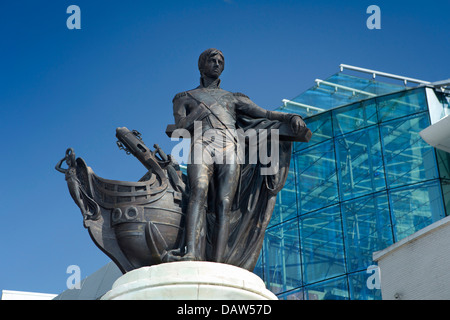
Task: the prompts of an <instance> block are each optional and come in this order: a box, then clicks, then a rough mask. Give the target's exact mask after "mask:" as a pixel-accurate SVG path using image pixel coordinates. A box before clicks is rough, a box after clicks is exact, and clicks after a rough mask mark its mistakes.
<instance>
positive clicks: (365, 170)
mask: <svg viewBox="0 0 450 320" xmlns="http://www.w3.org/2000/svg"><path fill="white" fill-rule="evenodd" d="M336 158H337V165H338V174H339V179H338V181H339V192H340V196H341V200H348V199H353V198H355V197H359V196H362V195H365V194H368V193H373V192H376V191H379V190H382V189H384V188H385V187H386V182H385V178H384V167H383V158H382V155H381V143H380V137H379V131H378V127H376V126H372V127H370V128H367V129H363V130H359V131H356V132H353V133H349V134H346V135H344V136H342V137H341V138H336Z"/></svg>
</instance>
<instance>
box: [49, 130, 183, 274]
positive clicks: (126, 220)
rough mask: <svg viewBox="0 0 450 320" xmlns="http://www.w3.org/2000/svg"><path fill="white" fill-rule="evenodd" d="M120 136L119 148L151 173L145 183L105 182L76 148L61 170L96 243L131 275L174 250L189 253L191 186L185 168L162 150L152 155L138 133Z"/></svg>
mask: <svg viewBox="0 0 450 320" xmlns="http://www.w3.org/2000/svg"><path fill="white" fill-rule="evenodd" d="M116 132H117V134H116V136H117V138H118V139H119V141H118V145H119V148H121V149H124V150H125V151H126V152H127V153H132V154H133V155H134V156H136V157H137V158H138V159H139V161H141V162H142V163H143V164H144V166H145V167H146V168H147V169H148V172H147V173H146V174H145V175H144V176H143V177H142V178H141V179H140V180H139V181H137V182H128V181H117V180H108V179H104V178H101V177H99V176H97V175H96V174H95V173H94V171H93V170H92V169H91V168H90V167H88V166H87V165H86V163H85V161H84V160H83V159H82V158H75V153H74V152H73V150H72V149H68V150H67V152H66V156H65V157H64V158H63V159H61V160H60V161H59V162H58V164H57V165H56V169H57V170H58V171H60V172H63V173H65V175H66V181H67V185H68V188H69V192H70V194H71V196H72V198H73V199H74V201H75V203H76V204H77V206H78V207H79V208H80V210H81V213H82V215H83V221H84V226H85V227H86V228H87V229H88V231H89V234H90V236H91V238H92V240H93V241H94V243H95V244H96V245H97V247H99V248H100V249H101V250H102V251H103V252H104V253H105V254H106V255H107V256H109V257H110V258H111V259H112V260H113V261H114V262H115V263H116V264H117V266H118V267H119V268H120V269H121V271H122V272H123V273H125V272H128V271H131V270H133V269H136V268H140V267H143V266H149V265H155V264H159V263H161V262H163V261H164V258H165V255H166V254H167V252H168V251H169V250H172V251H173V250H174V249H179V248H183V241H184V235H183V231H184V212H183V207H184V204H183V193H184V192H186V186H185V183H184V182H183V175H182V172H181V171H180V168H179V165H178V164H177V163H176V161H174V160H173V159H172V158H171V157H170V156H167V155H166V154H165V153H164V152H163V151H162V150H161V149H160V148H159V147H158V146H157V145H155V146H154V147H155V151H150V149H148V148H147V146H146V145H145V144H144V142H143V141H142V139H141V138H140V134H139V133H138V132H137V131H135V130H133V131H130V130H128V129H127V128H117V131H116ZM63 162H66V163H67V165H68V168H67V169H63V168H62V164H63Z"/></svg>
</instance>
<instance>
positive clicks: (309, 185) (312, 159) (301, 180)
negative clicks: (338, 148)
mask: <svg viewBox="0 0 450 320" xmlns="http://www.w3.org/2000/svg"><path fill="white" fill-rule="evenodd" d="M294 159H295V161H296V164H295V169H296V172H297V183H298V187H297V190H298V195H299V202H300V211H301V213H302V214H303V213H306V212H309V211H312V210H316V209H319V208H323V207H325V206H328V205H331V204H333V203H336V202H337V201H338V199H339V195H338V188H337V177H336V161H335V154H334V143H333V141H327V142H324V143H321V144H319V145H317V146H314V147H311V148H308V149H304V150H302V151H300V152H299V153H298V154H296V155H295V156H294Z"/></svg>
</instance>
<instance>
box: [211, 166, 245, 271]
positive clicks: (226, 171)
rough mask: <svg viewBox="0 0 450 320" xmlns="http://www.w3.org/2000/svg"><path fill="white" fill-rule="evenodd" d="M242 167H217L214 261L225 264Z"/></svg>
mask: <svg viewBox="0 0 450 320" xmlns="http://www.w3.org/2000/svg"><path fill="white" fill-rule="evenodd" d="M239 174H240V165H239V164H236V163H234V164H222V165H216V176H217V194H216V203H217V205H216V225H215V232H214V239H215V240H214V248H215V249H214V261H216V262H223V261H224V255H225V250H226V246H227V242H228V237H229V232H230V210H231V206H232V204H233V199H234V195H235V193H236V189H237V186H238V184H239Z"/></svg>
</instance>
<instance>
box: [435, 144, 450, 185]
mask: <svg viewBox="0 0 450 320" xmlns="http://www.w3.org/2000/svg"><path fill="white" fill-rule="evenodd" d="M436 158H437V162H438V168H439V177H441V178H444V179H450V153H448V152H445V151H443V150H440V149H436Z"/></svg>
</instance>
